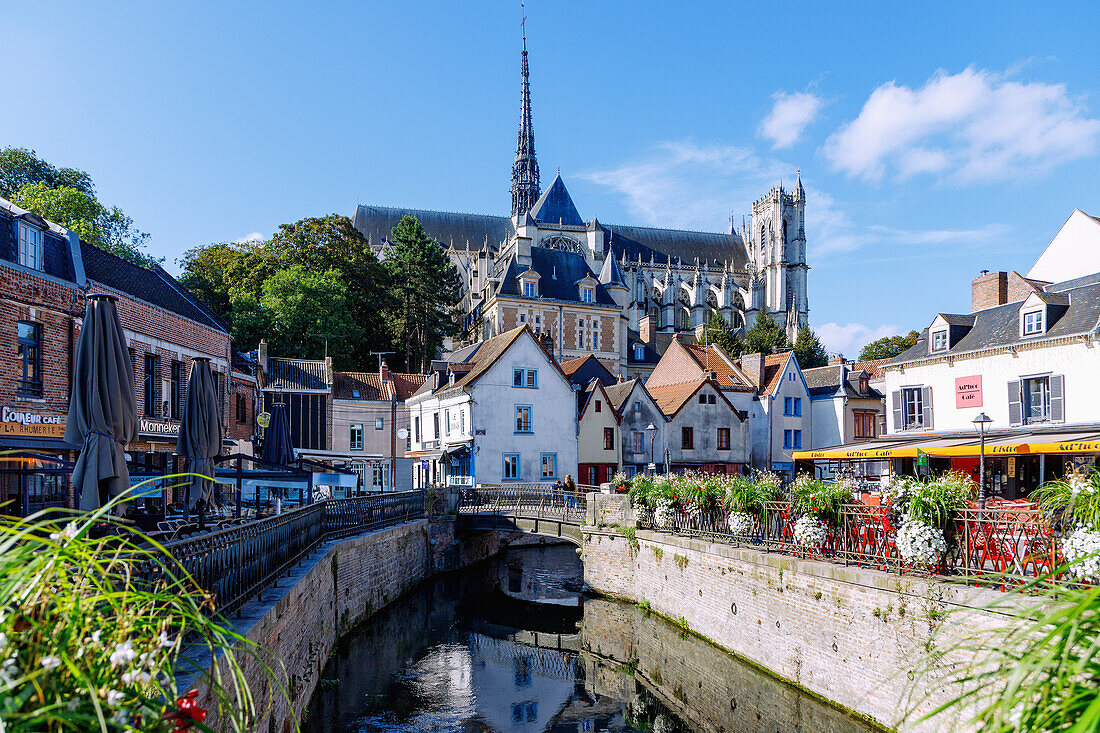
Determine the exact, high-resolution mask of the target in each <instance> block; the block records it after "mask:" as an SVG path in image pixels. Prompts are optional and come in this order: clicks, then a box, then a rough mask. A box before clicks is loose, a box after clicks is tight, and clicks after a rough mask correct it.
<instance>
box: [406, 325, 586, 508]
mask: <svg viewBox="0 0 1100 733" xmlns="http://www.w3.org/2000/svg"><path fill="white" fill-rule="evenodd" d="M432 366H433V369H432V376H431V377H430V378H429V379H428V381H427V382H425V384H424V387H423V388H421V389H420V390H419V391H417V392H416V394H414V395H413V396H412V397H410V398H409V399H408V400H407V404H408V407H409V416H410V423H411V425H410V432H411V444H410V449H409V452H408V453H407V456H408V457H410V458H414V459H416V460H417V461H419V465H418V466H417V467H416V470H415V471H414V475H415V480H414V483H415V484H416V485H418V486H423V485H427V484H431V483H445V484H448V485H456V486H470V485H474V484H479V483H493V484H495V483H508V482H538V481H557V480H558V479H564V478H565V477H566V476H567V475H571V476H573V477H574V478H576V476H577V410H576V404H577V402H576V396H575V394H574V392H573V388H572V385H571V384H570V383H569V380H568V379H567V378H566V377H565V375H564V374H563V373H562V371H561V369H560V368H559V367H558V365H557V363H556V362H555V361H554V360H553V359H552V358H551V357H550V355H549V354H548V353H547V352H546V350H545V349H544V348H543V347H542V345H541V344H539V342H538V340H537V339H536V338H535V336H534V335H533V334H532V333H531V331H530V329H529V328H528V327H527V326H521V327H519V328H515V329H512V330H511V331H506V332H505V333H502V334H500V335H499V336H494V337H493V338H490V339H487V340H485V341H482V342H480V343H477V344H473V345H472V346H467V347H465V348H463V349H460V350H458V351H456V352H453V353H452V354H450V355H448V358H447V360H446V361H437V362H433V365H432Z"/></svg>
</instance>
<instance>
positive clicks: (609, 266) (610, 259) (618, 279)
mask: <svg viewBox="0 0 1100 733" xmlns="http://www.w3.org/2000/svg"><path fill="white" fill-rule="evenodd" d="M600 282H601V283H602V284H604V285H611V286H613V287H620V288H626V289H627V290H629V289H630V286H628V285H627V284H626V276H625V275H623V268H621V267H619V261H618V260H616V259H615V252H614V251H613V250H610V249H609V250H607V259H605V260H604V261H603V267H602V268H601V269H600Z"/></svg>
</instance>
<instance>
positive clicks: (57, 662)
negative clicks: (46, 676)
mask: <svg viewBox="0 0 1100 733" xmlns="http://www.w3.org/2000/svg"><path fill="white" fill-rule="evenodd" d="M42 666H43V667H45V668H46V669H57V668H58V667H60V666H61V657H59V656H57V655H55V654H47V655H46V656H44V657H42Z"/></svg>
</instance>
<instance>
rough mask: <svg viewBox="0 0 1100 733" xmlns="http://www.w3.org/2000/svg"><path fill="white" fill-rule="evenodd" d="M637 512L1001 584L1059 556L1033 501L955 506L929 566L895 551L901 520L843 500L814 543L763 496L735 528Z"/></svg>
mask: <svg viewBox="0 0 1100 733" xmlns="http://www.w3.org/2000/svg"><path fill="white" fill-rule="evenodd" d="M635 515H636V516H637V519H638V526H639V527H640V528H644V529H653V530H657V531H662V532H672V533H674V534H679V535H686V536H691V537H701V538H704V539H709V540H713V541H717V542H723V543H726V544H730V545H734V546H741V547H752V548H755V549H759V550H762V551H765V552H779V553H783V554H788V555H795V556H799V557H807V558H813V559H818V560H825V561H828V562H835V563H838V564H843V565H858V566H861V567H868V568H874V569H877V570H885V571H889V572H895V573H903V572H904V573H910V574H940V575H965V576H981V577H983V578H995V579H996V581H995V584H998V585H1001V586H1002V588H1003V587H1004V586H1005V585H1006V584H1010V583H1012V582H1013V579H1014V578H1016V579H1025V578H1034V577H1037V576H1040V575H1043V574H1044V573H1048V572H1050V571H1052V570H1054V569H1056V568H1057V567H1059V566H1060V565H1061V564H1062V562H1063V556H1062V552H1061V547H1060V541H1061V540H1060V533H1059V532H1058V531H1056V529H1055V528H1053V527H1051V526H1050V525H1049V524H1048V523H1047V522H1046V521H1045V520H1044V517H1043V515H1042V512H1040V511H1039V509H1037V508H1035V507H1034V505H1023V506H1020V505H1012V504H999V505H992V506H988V507H987V508H985V509H984V510H983V509H978V508H971V507H966V508H963V509H960V510H957V511H956V512H955V515H954V518H953V520H952V521H951V522H950V523H949V524H948V526H947V527H946V529H945V531H944V538H945V540H946V542H947V548H948V549H947V552H946V553H944V554H943V555H942V556H941V557H940V559H939V561H938V563H937V564H936V565H934V566H930V567H921V566H917V565H914V564H913V563H909V562H907V561H906V560H905V559H904V558H903V557H902V556H901V554H900V553H899V551H898V546H897V530H898V528H899V527H900V526H901V518H900V517H898V516H897V515H896V513H895V512H892V511H891V508H890V507H887V506H867V505H863V504H850V505H846V506H844V507H843V508H842V509H841V512H840V516H839V517H838V521H837V522H836V526H835V527H830V528H829V531H828V532H827V535H826V539H825V541H824V542H823V543H821V544H820V545H815V546H812V547H807V546H804V545H800V544H799V543H798V542H797V541H796V539H795V533H794V527H795V519H796V517H795V516H794V513H793V512H792V510H791V506H790V504H789V503H787V502H769V503H768V504H767V505H766V507H765V509H764V512H763V514H762V515H759V516H757V515H753V516H750V517H748V518H747V519H745V518H743V517H742V518H739V519H737V520H735V521H734V523H733V529H731V523H730V514H729V512H727V511H726V510H725V509H722V508H715V509H711V510H709V511H704V510H698V511H694V510H693V511H686V510H684V509H681V508H666V509H663V510H654V509H653V508H651V507H645V506H640V507H635ZM734 529H736V530H737V531H734Z"/></svg>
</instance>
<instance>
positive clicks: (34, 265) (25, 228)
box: [16, 221, 45, 270]
mask: <svg viewBox="0 0 1100 733" xmlns="http://www.w3.org/2000/svg"><path fill="white" fill-rule="evenodd" d="M44 239H45V232H43V231H42V230H41V229H39V228H38V227H34V226H31V225H30V224H28V223H27V222H25V221H20V222H19V226H18V231H17V232H16V240H17V241H16V250H17V252H16V259H17V260H18V261H19V264H20V265H22V266H23V267H27V268H30V269H31V270H42V269H43V264H42V248H43V240H44Z"/></svg>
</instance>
